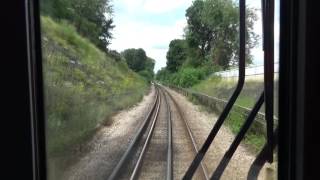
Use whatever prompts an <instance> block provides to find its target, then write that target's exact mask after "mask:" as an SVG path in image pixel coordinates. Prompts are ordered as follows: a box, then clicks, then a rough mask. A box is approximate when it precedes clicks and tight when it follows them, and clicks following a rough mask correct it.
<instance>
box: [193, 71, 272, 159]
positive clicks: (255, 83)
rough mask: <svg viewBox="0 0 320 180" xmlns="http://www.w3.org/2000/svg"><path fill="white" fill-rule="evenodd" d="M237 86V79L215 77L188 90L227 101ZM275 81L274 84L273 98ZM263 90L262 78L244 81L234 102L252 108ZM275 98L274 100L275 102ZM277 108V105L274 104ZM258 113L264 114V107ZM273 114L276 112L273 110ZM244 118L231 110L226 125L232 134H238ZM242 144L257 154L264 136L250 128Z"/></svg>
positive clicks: (262, 143) (239, 113)
mask: <svg viewBox="0 0 320 180" xmlns="http://www.w3.org/2000/svg"><path fill="white" fill-rule="evenodd" d="M236 84H237V78H222V77H217V76H212V77H209V78H208V79H206V80H204V81H201V82H200V83H199V84H196V85H194V86H193V87H191V88H190V89H191V90H193V91H196V92H201V93H203V94H207V95H209V96H212V97H217V98H219V99H223V100H226V101H227V100H228V99H229V98H230V96H231V95H232V93H233V92H234V89H235V86H236ZM276 89H277V81H276V83H275V97H277V93H276ZM262 90H263V78H262V77H261V78H260V79H259V78H256V79H248V80H246V82H245V84H244V87H243V90H242V92H241V94H240V96H239V98H238V99H237V101H236V104H237V105H239V106H243V107H246V108H252V107H253V106H254V104H255V102H256V101H257V99H258V98H259V96H260V93H261V92H262ZM276 100H277V98H275V101H276ZM275 105H276V107H277V103H276V102H275ZM207 110H208V109H207ZM260 112H262V113H263V112H264V106H263V107H262V108H261V109H260ZM275 112H277V110H276V108H275ZM245 118H246V117H245V116H244V115H243V114H242V113H241V112H238V111H233V110H231V113H230V114H229V116H228V118H227V120H226V125H227V126H228V127H229V128H230V129H231V130H232V132H233V133H235V134H236V133H237V132H239V130H240V128H241V126H242V124H243V122H244V120H245ZM244 143H245V144H246V145H248V146H249V147H250V149H252V150H253V152H255V153H256V152H258V151H259V150H260V149H261V148H262V146H263V145H264V143H265V134H262V133H261V132H259V131H258V130H255V129H254V127H253V128H251V129H250V130H249V132H248V134H247V135H246V138H245V140H244Z"/></svg>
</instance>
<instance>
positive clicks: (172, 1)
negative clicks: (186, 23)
mask: <svg viewBox="0 0 320 180" xmlns="http://www.w3.org/2000/svg"><path fill="white" fill-rule="evenodd" d="M191 2H192V1H191V0H187V1H186V0H148V1H145V4H144V10H145V11H147V12H151V13H166V12H169V11H172V10H175V9H177V8H180V7H188V6H189V5H191Z"/></svg>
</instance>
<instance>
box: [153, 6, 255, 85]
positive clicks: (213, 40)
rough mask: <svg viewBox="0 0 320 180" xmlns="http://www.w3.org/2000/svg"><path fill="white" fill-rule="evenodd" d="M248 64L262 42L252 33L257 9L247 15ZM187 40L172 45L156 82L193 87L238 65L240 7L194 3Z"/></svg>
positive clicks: (187, 29)
mask: <svg viewBox="0 0 320 180" xmlns="http://www.w3.org/2000/svg"><path fill="white" fill-rule="evenodd" d="M246 13H247V14H246V50H247V52H246V54H247V59H246V63H247V64H250V63H252V56H251V54H250V49H252V48H253V47H254V46H256V44H257V41H258V39H259V37H258V35H257V34H255V33H254V32H253V25H254V22H255V21H256V20H257V16H256V14H255V9H252V8H247V12H246ZM186 19H187V27H186V28H185V33H184V39H175V40H172V41H171V42H170V45H169V50H168V52H167V66H166V67H165V68H162V69H161V70H160V71H158V73H157V76H156V78H157V80H160V81H162V82H165V83H171V84H175V85H178V86H181V87H190V86H193V85H194V84H196V83H198V82H199V81H201V80H203V79H205V78H206V77H207V76H208V75H209V74H211V73H212V72H214V71H217V70H225V69H228V68H229V67H231V66H236V65H237V64H238V54H239V5H238V4H237V3H235V2H234V1H232V0H195V1H194V2H193V3H192V5H191V6H190V7H189V8H188V9H187V10H186Z"/></svg>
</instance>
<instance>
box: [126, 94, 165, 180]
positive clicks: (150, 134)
mask: <svg viewBox="0 0 320 180" xmlns="http://www.w3.org/2000/svg"><path fill="white" fill-rule="evenodd" d="M160 96H161V95H160V92H159V97H160ZM160 106H161V97H160V98H159V102H158V104H157V110H156V112H155V115H154V117H153V120H152V124H151V127H150V129H149V132H148V136H147V139H146V141H145V143H144V145H143V148H142V150H141V153H140V155H139V158H138V160H137V162H136V164H135V167H134V169H133V172H132V174H131V176H130V180H134V179H137V177H138V174H139V170H140V167H141V165H142V162H143V157H144V155H145V153H146V150H147V147H148V145H149V143H150V140H151V137H152V135H153V132H154V128H155V125H156V122H157V119H158V114H159V109H160Z"/></svg>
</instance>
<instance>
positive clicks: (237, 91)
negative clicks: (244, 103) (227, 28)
mask: <svg viewBox="0 0 320 180" xmlns="http://www.w3.org/2000/svg"><path fill="white" fill-rule="evenodd" d="M239 6H240V8H239V11H240V52H239V79H238V84H237V87H236V89H235V91H234V93H233V94H232V96H231V98H230V100H229V101H228V103H227V105H226V106H225V108H224V110H223V111H222V113H221V115H220V116H219V118H218V120H217V122H216V123H215V125H214V127H213V129H212V130H211V132H210V134H209V135H208V138H207V139H206V141H205V142H204V144H203V146H202V147H201V149H200V150H199V152H198V154H197V155H196V157H195V158H194V160H193V162H192V163H191V165H190V166H189V168H188V170H187V172H186V174H185V176H184V177H183V179H184V180H188V179H192V177H193V175H194V173H195V171H196V170H197V168H198V166H199V164H200V163H201V161H202V159H203V157H204V156H205V154H206V153H207V151H208V149H209V147H210V145H211V144H212V142H213V140H214V138H215V137H216V135H217V133H218V131H219V130H220V128H221V126H222V124H223V122H224V121H225V119H226V117H227V116H228V114H229V112H230V110H231V108H232V106H233V105H234V103H235V101H236V100H237V98H238V96H239V94H240V92H241V91H242V88H243V85H244V81H245V58H246V54H245V53H246V52H245V50H246V0H239Z"/></svg>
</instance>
